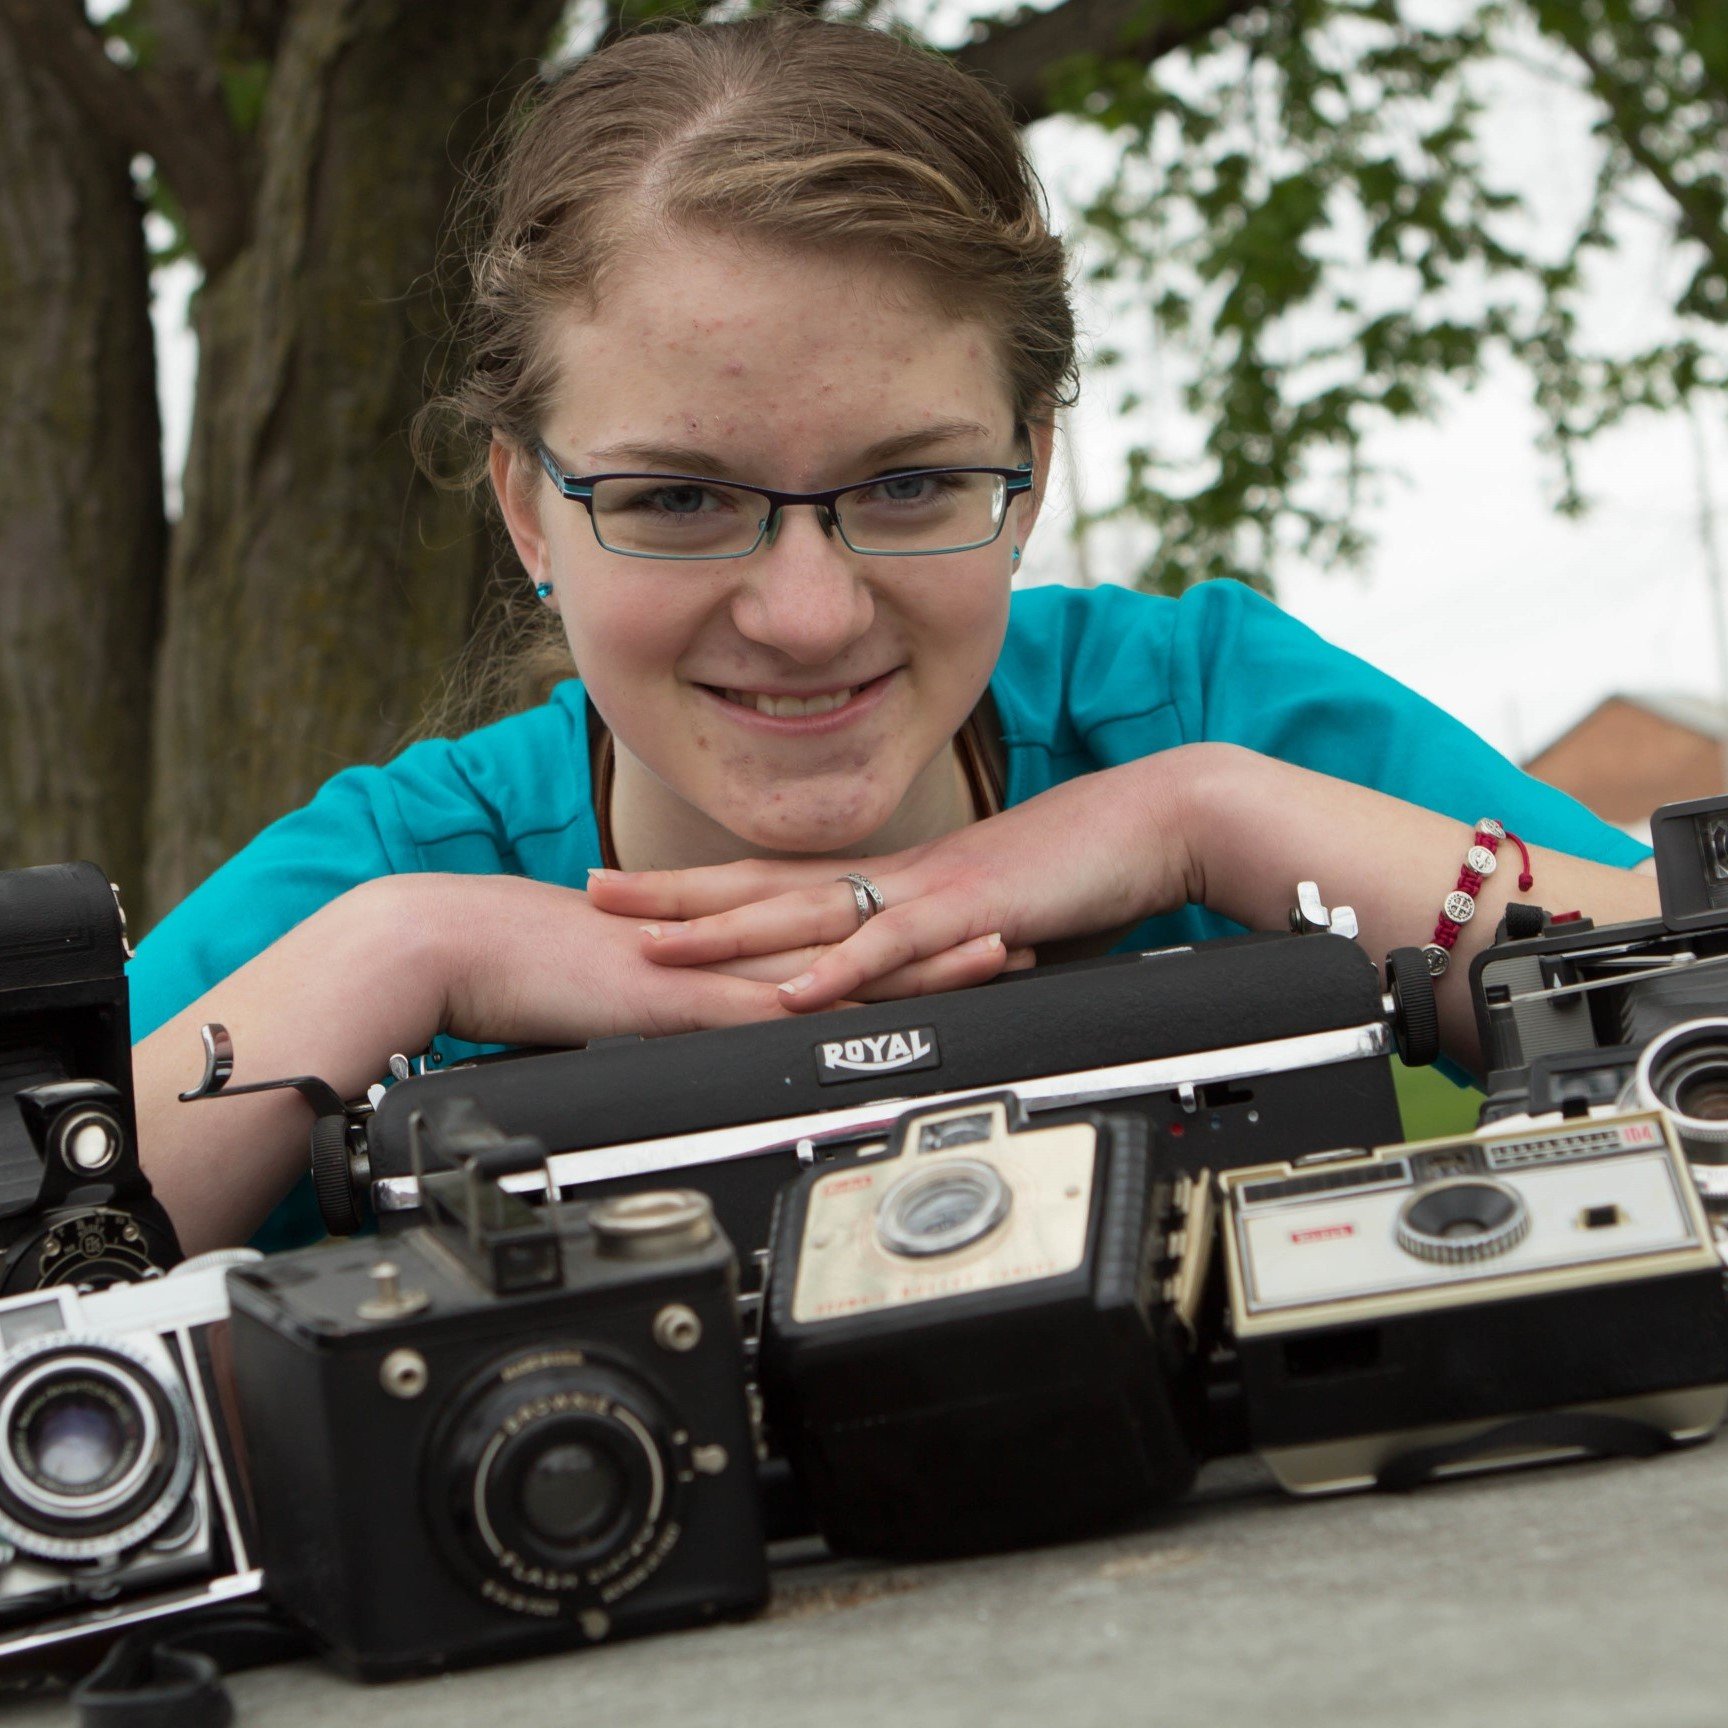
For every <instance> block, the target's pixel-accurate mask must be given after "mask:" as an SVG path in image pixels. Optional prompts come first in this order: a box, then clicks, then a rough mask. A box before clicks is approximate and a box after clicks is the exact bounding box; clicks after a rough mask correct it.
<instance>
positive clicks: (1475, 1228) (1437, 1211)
mask: <svg viewBox="0 0 1728 1728" xmlns="http://www.w3.org/2000/svg"><path fill="white" fill-rule="evenodd" d="M1396 1233H1397V1238H1398V1246H1399V1247H1400V1248H1402V1249H1403V1250H1404V1252H1405V1253H1406V1254H1414V1255H1415V1256H1416V1257H1417V1259H1419V1260H1428V1261H1432V1262H1433V1263H1434V1264H1436V1265H1441V1266H1457V1265H1462V1264H1464V1263H1466V1262H1468V1261H1472V1260H1488V1259H1492V1258H1493V1257H1494V1256H1495V1255H1497V1254H1504V1253H1506V1252H1507V1251H1508V1250H1509V1249H1512V1248H1515V1247H1516V1246H1517V1245H1518V1244H1519V1243H1520V1242H1522V1241H1523V1240H1524V1238H1525V1237H1526V1236H1528V1235H1529V1234H1530V1213H1529V1211H1528V1209H1527V1208H1526V1207H1525V1205H1524V1200H1523V1197H1522V1196H1521V1195H1520V1194H1519V1193H1518V1191H1517V1190H1516V1189H1514V1188H1509V1187H1507V1186H1506V1184H1505V1183H1504V1182H1492V1181H1487V1180H1485V1179H1483V1178H1482V1177H1479V1176H1461V1177H1457V1178H1454V1179H1452V1180H1449V1181H1443V1182H1434V1183H1431V1184H1429V1186H1428V1187H1426V1188H1424V1189H1421V1190H1420V1191H1419V1192H1417V1193H1415V1194H1413V1195H1412V1196H1411V1197H1410V1198H1409V1199H1408V1200H1406V1201H1405V1202H1404V1205H1403V1206H1402V1208H1401V1209H1400V1210H1399V1213H1398V1223H1397V1227H1396Z"/></svg>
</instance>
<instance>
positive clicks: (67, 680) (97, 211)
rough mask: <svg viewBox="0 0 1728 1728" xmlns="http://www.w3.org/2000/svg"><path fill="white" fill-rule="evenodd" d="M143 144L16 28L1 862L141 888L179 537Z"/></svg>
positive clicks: (10, 51)
mask: <svg viewBox="0 0 1728 1728" xmlns="http://www.w3.org/2000/svg"><path fill="white" fill-rule="evenodd" d="M149 314H150V303H149V277H148V270H147V265H146V260H145V253H144V237H143V227H142V222H141V212H140V210H139V207H138V203H137V200H136V198H135V196H134V194H133V189H132V179H131V174H130V171H129V168H128V164H127V158H126V155H125V152H124V151H122V150H120V149H118V148H117V147H116V146H114V145H113V144H111V143H109V142H108V141H106V140H105V139H103V138H102V137H100V136H98V135H97V133H96V132H95V130H94V129H93V128H91V127H90V126H89V125H88V124H87V123H86V122H85V121H84V120H83V118H82V117H81V116H80V115H79V114H78V112H77V111H76V110H75V109H74V108H73V106H72V104H71V103H70V102H68V101H67V100H66V98H65V96H64V94H63V93H62V91H61V90H60V89H59V88H58V87H57V86H55V85H53V84H51V83H50V82H49V81H48V80H47V79H45V78H43V77H41V76H40V75H39V74H38V73H37V72H36V71H34V70H33V69H32V68H31V66H30V65H29V64H28V63H27V62H26V60H25V58H24V57H23V55H22V54H21V53H20V52H19V51H18V46H17V43H16V39H15V38H14V36H13V33H12V30H11V27H10V26H9V25H7V24H5V23H3V22H0V867H15V866H18V865H24V864H45V863H53V862H57V861H60V860H63V859H69V858H92V859H94V860H95V861H96V862H97V863H99V864H101V865H102V867H103V868H104V869H106V870H107V871H108V872H109V874H110V875H111V876H112V877H113V878H114V880H115V881H117V882H119V883H120V884H121V885H122V887H123V888H124V889H125V890H126V892H127V895H128V900H129V902H130V901H132V900H134V899H136V896H137V893H138V891H139V888H140V887H141V885H142V880H143V868H144V827H143V823H144V810H145V803H146V796H147V791H148V773H149V761H148V748H147V744H146V738H147V728H148V718H149V688H150V668H151V661H152V658H153V655H154V650H155V638H156V627H157V616H158V610H159V602H160V597H161V585H162V558H163V550H164V539H165V535H164V528H163V519H162V458H161V433H160V428H159V425H158V420H157V411H156V380H155V360H154V353H153V347H152V340H151V331H150V315H149Z"/></svg>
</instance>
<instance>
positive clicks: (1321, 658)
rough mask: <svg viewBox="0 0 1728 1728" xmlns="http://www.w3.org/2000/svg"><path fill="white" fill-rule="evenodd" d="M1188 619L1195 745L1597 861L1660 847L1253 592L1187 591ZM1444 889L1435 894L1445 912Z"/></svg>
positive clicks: (1179, 676) (1181, 632)
mask: <svg viewBox="0 0 1728 1728" xmlns="http://www.w3.org/2000/svg"><path fill="white" fill-rule="evenodd" d="M1178 614H1179V615H1178V619H1177V624H1176V629H1175V631H1174V633H1173V636H1172V640H1171V663H1170V673H1169V675H1170V682H1171V688H1172V694H1173V696H1174V698H1175V702H1176V706H1177V710H1178V713H1179V714H1180V716H1181V720H1182V727H1183V731H1184V734H1185V736H1186V737H1187V738H1188V739H1189V740H1190V741H1198V740H1202V739H1206V740H1214V741H1218V742H1224V743H1231V744H1241V745H1245V746H1246V747H1248V748H1249V749H1251V750H1257V751H1260V752H1261V753H1262V754H1264V755H1268V756H1276V757H1278V758H1280V759H1281V760H1283V761H1286V762H1293V763H1296V764H1297V765H1298V766H1299V767H1303V768H1310V769H1313V770H1315V771H1316V772H1318V773H1321V774H1330V775H1332V776H1334V777H1335V778H1337V779H1341V780H1350V781H1354V782H1355V783H1356V784H1358V785H1361V786H1371V787H1373V788H1375V789H1376V790H1377V791H1381V792H1386V793H1390V794H1391V795H1392V796H1393V797H1397V798H1402V799H1404V800H1405V801H1406V802H1408V803H1412V804H1419V805H1421V806H1423V807H1424V808H1425V809H1429V810H1437V811H1439V812H1441V813H1442V814H1443V815H1447V816H1451V817H1454V818H1455V819H1456V820H1458V821H1460V822H1467V823H1474V822H1476V821H1477V820H1478V819H1480V818H1482V817H1485V816H1491V817H1493V818H1495V819H1496V820H1497V821H1499V822H1500V823H1502V824H1503V825H1504V826H1505V827H1507V828H1508V829H1511V830H1512V831H1514V832H1515V833H1517V834H1518V835H1519V836H1520V837H1521V838H1522V839H1524V840H1526V841H1528V842H1530V843H1532V844H1535V845H1539V846H1547V847H1551V848H1553V849H1554V850H1555V851H1559V852H1565V853H1569V854H1571V855H1572V856H1574V857H1579V858H1589V859H1593V860H1595V861H1596V862H1598V863H1603V864H1616V865H1622V866H1626V867H1630V866H1632V865H1634V864H1637V863H1639V862H1640V861H1641V860H1642V859H1644V858H1647V857H1648V856H1649V855H1650V848H1649V847H1648V846H1645V845H1643V844H1642V843H1641V842H1639V841H1637V840H1635V839H1633V838H1632V836H1630V835H1629V834H1626V833H1624V832H1622V831H1621V830H1620V829H1618V828H1615V827H1613V826H1612V825H1611V824H1609V823H1607V822H1605V821H1603V820H1602V818H1601V817H1599V816H1597V815H1595V814H1594V813H1593V812H1592V811H1590V810H1588V809H1587V808H1586V807H1585V806H1584V805H1582V804H1580V803H1579V802H1578V801H1577V800H1576V799H1575V798H1572V797H1570V796H1569V795H1568V794H1566V793H1564V792H1561V791H1559V790H1558V789H1557V788H1555V787H1552V786H1548V785H1545V784H1544V783H1543V782H1542V781H1540V780H1536V779H1533V778H1532V777H1531V776H1530V775H1528V774H1526V773H1524V772H1523V770H1522V769H1520V768H1518V767H1517V766H1515V765H1514V764H1513V763H1512V762H1510V761H1508V760H1507V759H1506V757H1504V756H1502V755H1501V754H1500V752H1499V751H1497V750H1495V749H1494V748H1493V747H1492V746H1491V745H1490V744H1488V743H1486V742H1485V741H1484V740H1483V739H1481V738H1479V737H1477V736H1476V734H1475V733H1474V732H1472V731H1471V730H1470V728H1469V727H1468V726H1466V725H1464V724H1463V723H1462V722H1461V721H1459V720H1456V719H1454V718H1453V717H1452V716H1451V715H1450V714H1448V713H1446V712H1445V711H1444V710H1443V709H1441V708H1438V707H1436V706H1435V705H1434V704H1433V703H1432V702H1429V701H1427V700H1426V699H1425V698H1423V697H1421V696H1418V695H1417V694H1416V693H1415V691H1413V690H1410V689H1408V688H1406V687H1405V686H1404V685H1402V684H1400V683H1398V681H1397V680H1396V679H1394V678H1390V677H1388V676H1387V675H1386V674H1385V673H1383V672H1379V671H1377V670H1376V669H1375V668H1374V667H1372V666H1370V665H1368V664H1367V662H1366V661H1363V660H1359V659H1357V658H1356V656H1355V655H1353V654H1349V653H1346V652H1345V651H1344V650H1343V649H1341V648H1337V647H1334V646H1333V645H1332V644H1331V643H1329V642H1326V641H1325V640H1323V639H1322V638H1321V637H1319V636H1317V635H1316V634H1315V633H1314V632H1313V631H1312V630H1310V629H1309V628H1308V627H1307V626H1306V625H1304V624H1302V623H1300V622H1298V621H1297V620H1296V619H1294V618H1292V617H1291V616H1290V615H1289V614H1288V613H1286V612H1283V611H1280V610H1279V608H1278V607H1276V606H1274V605H1273V604H1272V603H1271V602H1270V601H1268V600H1265V599H1263V598H1262V597H1261V596H1260V595H1258V594H1256V593H1254V591H1253V590H1252V589H1250V588H1247V587H1245V586H1243V585H1242V584H1240V583H1236V582H1227V581H1220V582H1208V583H1205V584H1203V585H1202V586H1201V587H1199V588H1197V589H1194V590H1192V591H1191V592H1190V593H1189V594H1187V595H1186V596H1184V598H1183V599H1182V601H1181V603H1180V606H1179V608H1178ZM1341 843H1343V844H1346V845H1347V844H1348V839H1347V838H1345V839H1343V840H1342V842H1341ZM1448 862H1451V863H1453V864H1455V863H1456V860H1450V861H1447V860H1441V861H1439V862H1438V864H1437V868H1438V869H1439V870H1440V871H1441V873H1442V874H1444V872H1445V867H1446V864H1447V863H1448ZM1449 885H1450V883H1449V881H1448V882H1447V883H1445V884H1443V885H1442V887H1444V886H1449ZM1439 897H1440V890H1439V889H1437V890H1436V898H1435V904H1436V906H1438V904H1439Z"/></svg>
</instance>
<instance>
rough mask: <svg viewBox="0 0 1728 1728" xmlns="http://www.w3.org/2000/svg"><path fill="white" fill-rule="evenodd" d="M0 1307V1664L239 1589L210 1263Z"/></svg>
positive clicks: (230, 1450)
mask: <svg viewBox="0 0 1728 1728" xmlns="http://www.w3.org/2000/svg"><path fill="white" fill-rule="evenodd" d="M258 1257H259V1256H257V1255H256V1254H254V1253H252V1252H251V1251H249V1250H237V1251H233V1252H226V1253H221V1254H210V1255H204V1256H202V1257H200V1258H199V1259H197V1260H194V1261H188V1262H187V1263H186V1264H185V1265H183V1266H180V1267H178V1268H176V1269H175V1270H174V1271H173V1272H171V1273H169V1274H168V1275H167V1276H166V1277H163V1278H157V1279H151V1280H148V1281H146V1282H144V1283H141V1284H121V1285H114V1286H112V1287H110V1288H107V1289H103V1290H98V1291H94V1292H88V1291H80V1290H77V1289H74V1288H72V1287H70V1286H56V1287H54V1288H52V1289H48V1290H42V1291H36V1292H32V1293H30V1294H27V1295H22V1296H16V1297H13V1298H11V1299H9V1300H7V1301H4V1302H0V1663H5V1662H8V1661H10V1660H13V1659H19V1660H22V1659H24V1658H26V1657H30V1658H35V1659H38V1660H41V1661H43V1662H45V1663H47V1665H49V1666H52V1665H53V1664H54V1660H55V1658H56V1657H57V1656H58V1654H59V1653H60V1652H61V1650H62V1649H64V1650H66V1651H67V1652H70V1651H71V1650H72V1648H73V1646H74V1645H75V1644H76V1643H77V1642H78V1641H81V1640H85V1639H89V1638H91V1637H93V1636H96V1635H100V1634H108V1633H113V1632H119V1631H122V1630H126V1629H128V1628H130V1627H132V1626H135V1625H138V1624H141V1623H143V1622H146V1621H155V1620H159V1619H161V1618H163V1617H165V1616H169V1615H176V1614H180V1613H185V1612H190V1611H191V1610H193V1609H195V1608H199V1607H203V1606H206V1605H208V1604H210V1603H213V1602H217V1601H223V1600H229V1599H232V1598H234V1597H238V1596H244V1595H249V1594H251V1593H253V1592H255V1591H256V1590H257V1589H258V1588H259V1585H260V1578H261V1575H260V1573H259V1572H258V1570H257V1568H256V1565H255V1563H254V1561H253V1559H252V1556H251V1553H250V1546H251V1545H250V1540H249V1533H248V1518H249V1514H248V1513H247V1510H246V1507H245V1504H244V1500H243V1495H242V1490H241V1486H240V1480H241V1479H240V1476H239V1473H238V1471H237V1468H236V1463H235V1449H234V1441H233V1436H232V1432H231V1424H230V1423H229V1422H228V1421H227V1420H225V1419H224V1415H223V1410H222V1404H223V1399H224V1395H225V1386H226V1380H227V1375H226V1370H225V1365H224V1363H223V1361H222V1357H223V1353H224V1352H225V1350H226V1344H227V1337H226V1334H227V1323H228V1289H227V1272H228V1268H229V1267H230V1266H232V1265H235V1264H238V1263H240V1262H242V1261H250V1260H255V1259H257V1258H258Z"/></svg>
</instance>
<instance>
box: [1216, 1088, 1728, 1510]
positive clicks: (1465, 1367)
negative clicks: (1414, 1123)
mask: <svg viewBox="0 0 1728 1728" xmlns="http://www.w3.org/2000/svg"><path fill="white" fill-rule="evenodd" d="M1219 1186H1220V1212H1221V1226H1222V1236H1223V1243H1224V1254H1225V1267H1226V1272H1227V1283H1228V1291H1229V1295H1228V1304H1229V1321H1230V1327H1231V1330H1232V1332H1233V1333H1234V1336H1235V1344H1236V1349H1237V1351H1238V1353H1239V1357H1240V1368H1241V1377H1242V1390H1243V1399H1244V1404H1245V1407H1246V1415H1247V1420H1248V1427H1249V1432H1250V1434H1251V1437H1252V1441H1253V1445H1254V1449H1255V1450H1256V1451H1257V1452H1259V1453H1260V1455H1261V1456H1262V1457H1263V1458H1264V1459H1265V1460H1266V1462H1267V1464H1268V1465H1270V1467H1271V1469H1272V1470H1273V1472H1274V1474H1275V1475H1276V1476H1277V1477H1278V1479H1279V1481H1280V1482H1281V1483H1282V1484H1283V1485H1284V1486H1285V1487H1286V1488H1288V1489H1291V1490H1292V1491H1294V1492H1297V1493H1325V1492H1329V1491H1333V1490H1337V1489H1345V1488H1364V1487H1370V1486H1373V1485H1375V1484H1376V1483H1379V1484H1380V1485H1382V1486H1410V1485H1413V1484H1414V1483H1416V1482H1418V1481H1421V1480H1424V1479H1426V1478H1427V1477H1430V1476H1435V1475H1443V1474H1450V1473H1454V1472H1461V1471H1465V1470H1473V1469H1484V1468H1492V1467H1496V1466H1500V1465H1506V1464H1513V1463H1521V1462H1533V1461H1535V1460H1537V1459H1540V1458H1548V1457H1564V1456H1575V1455H1580V1454H1586V1453H1605V1452H1631V1453H1642V1452H1647V1451H1651V1450H1655V1449H1658V1448H1659V1447H1662V1446H1666V1445H1670V1444H1673V1443H1675V1442H1678V1441H1684V1440H1695V1439H1701V1438H1703V1437H1705V1436H1707V1435H1708V1434H1710V1433H1711V1432H1712V1431H1713V1430H1714V1429H1715V1428H1716V1426H1717V1425H1718V1424H1719V1423H1720V1421H1721V1420H1722V1417H1723V1414H1724V1411H1725V1410H1728V1303H1725V1302H1724V1297H1723V1272H1722V1262H1721V1259H1720V1257H1719V1255H1718V1251H1717V1248H1716V1246H1715V1244H1714V1242H1713V1241H1712V1238H1711V1232H1710V1227H1709V1224H1708V1221H1707V1219H1706V1216H1705V1213H1704V1210H1703V1207H1702V1205H1701V1203H1700V1200H1699V1197H1698V1194H1697V1191H1696V1189H1695V1187H1694V1185H1693V1182H1692V1180H1691V1177H1690V1174H1689V1172H1688V1169H1687V1165H1686V1161H1685V1158H1684V1156H1683V1155H1682V1153H1681V1152H1680V1150H1679V1148H1678V1146H1677V1145H1676V1144H1675V1141H1674V1139H1673V1137H1672V1131H1671V1128H1670V1126H1669V1123H1668V1121H1667V1118H1666V1117H1665V1116H1664V1115H1663V1114H1662V1113H1661V1112H1655V1111H1652V1112H1644V1113H1638V1114H1625V1115H1618V1116H1594V1117H1589V1118H1584V1119H1581V1120H1577V1121H1566V1120H1559V1119H1557V1120H1555V1121H1553V1122H1552V1123H1549V1124H1541V1125H1529V1126H1520V1127H1518V1128H1517V1129H1516V1130H1512V1131H1499V1130H1492V1129H1488V1130H1480V1131H1479V1132H1478V1133H1477V1134H1476V1135H1475V1136H1473V1137H1470V1138H1466V1139H1459V1140H1430V1141H1423V1142H1418V1143H1415V1144H1411V1145H1404V1146H1390V1147H1385V1148H1382V1149H1380V1150H1378V1151H1374V1152H1368V1153H1342V1154H1321V1155H1319V1156H1317V1157H1312V1158H1305V1159H1298V1160H1296V1161H1294V1162H1292V1163H1286V1164H1275V1165H1266V1166H1262V1167H1260V1168H1257V1169H1246V1170H1233V1171H1228V1172H1226V1173H1225V1174H1224V1175H1223V1176H1221V1177H1220V1178H1219Z"/></svg>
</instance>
